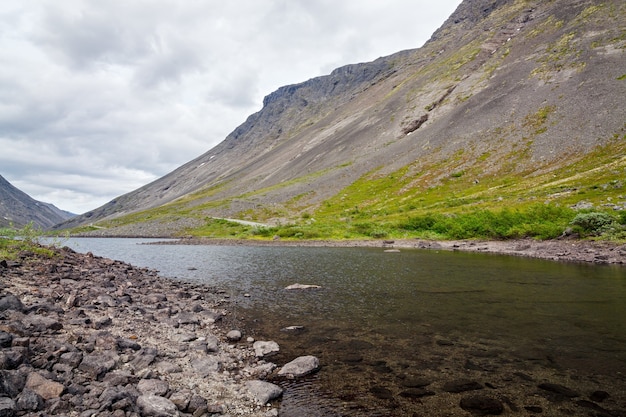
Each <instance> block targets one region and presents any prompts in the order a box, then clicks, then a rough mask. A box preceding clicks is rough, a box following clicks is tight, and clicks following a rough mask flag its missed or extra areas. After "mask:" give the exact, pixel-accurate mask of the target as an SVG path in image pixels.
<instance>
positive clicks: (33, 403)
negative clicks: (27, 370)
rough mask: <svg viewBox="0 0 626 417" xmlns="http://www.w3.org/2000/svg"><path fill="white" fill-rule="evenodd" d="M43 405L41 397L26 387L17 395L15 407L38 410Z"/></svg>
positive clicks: (24, 409) (20, 409)
mask: <svg viewBox="0 0 626 417" xmlns="http://www.w3.org/2000/svg"><path fill="white" fill-rule="evenodd" d="M43 407H44V400H43V398H41V396H40V395H39V394H37V393H36V392H35V391H33V390H31V389H28V388H26V389H25V390H23V391H22V392H21V393H20V395H18V397H17V402H16V409H17V410H18V411H40V410H43Z"/></svg>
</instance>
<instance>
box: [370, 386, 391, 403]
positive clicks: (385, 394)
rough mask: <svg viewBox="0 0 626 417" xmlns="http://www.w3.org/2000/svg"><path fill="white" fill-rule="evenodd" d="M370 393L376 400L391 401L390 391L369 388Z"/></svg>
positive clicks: (381, 388)
mask: <svg viewBox="0 0 626 417" xmlns="http://www.w3.org/2000/svg"><path fill="white" fill-rule="evenodd" d="M370 392H371V393H372V395H373V396H374V397H376V398H379V399H381V400H391V399H393V392H391V390H390V389H388V388H385V387H378V386H376V387H372V388H370Z"/></svg>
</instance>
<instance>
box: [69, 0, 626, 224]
mask: <svg viewBox="0 0 626 417" xmlns="http://www.w3.org/2000/svg"><path fill="white" fill-rule="evenodd" d="M625 21H626V5H625V4H624V2H622V1H620V0H608V1H595V0H576V1H565V0H553V1H522V0H466V1H464V2H463V3H462V4H461V5H460V6H459V7H458V9H457V10H456V11H455V12H454V13H453V14H452V16H451V17H450V18H449V19H448V20H447V21H446V22H445V23H444V25H443V26H442V27H441V28H440V29H438V30H437V31H436V32H435V33H434V34H433V36H432V38H431V39H430V40H429V41H428V42H427V43H426V44H425V45H424V46H423V47H422V48H420V49H415V50H408V51H402V52H399V53H397V54H394V55H391V56H388V57H383V58H379V59H378V60H376V61H374V62H370V63H362V64H356V65H348V66H345V67H342V68H339V69H337V70H335V71H333V72H332V73H331V74H329V75H328V76H324V77H319V78H314V79H311V80H308V81H305V82H303V83H300V84H296V85H290V86H285V87H281V88H280V89H278V90H277V91H275V92H274V93H272V94H270V95H268V96H267V97H266V98H265V100H264V105H263V108H262V109H261V110H260V111H259V112H258V113H255V114H253V115H251V116H250V117H249V118H248V119H247V120H246V121H245V122H244V123H243V124H242V125H241V126H239V127H238V128H237V129H235V131H233V132H232V133H231V134H230V135H229V136H228V137H227V138H226V139H225V140H224V141H223V142H222V143H220V144H219V145H218V146H216V147H215V148H213V149H211V150H210V151H208V152H207V153H205V154H204V155H201V156H200V157H198V158H197V159H195V160H193V161H191V162H189V163H187V164H185V165H183V166H182V167H180V168H179V169H177V170H175V171H173V172H172V173H170V174H168V175H166V176H164V177H163V178H161V179H159V180H157V181H155V182H153V183H151V184H148V185H146V186H145V187H142V188H140V189H138V190H136V191H134V192H131V193H129V194H127V195H124V196H122V197H120V198H117V199H115V200H114V201H112V202H110V203H108V204H106V205H105V206H103V207H101V208H99V209H96V210H94V211H93V212H90V213H87V214H86V215H84V216H80V217H78V218H76V219H74V220H72V221H71V222H70V223H66V224H65V225H63V227H67V226H76V225H79V224H81V223H82V224H84V223H87V222H93V221H94V220H102V219H111V218H115V217H119V216H121V215H123V214H128V213H131V212H136V211H139V210H144V209H147V208H151V207H158V206H161V205H163V204H166V203H170V202H174V201H175V202H176V204H183V205H185V207H186V209H192V210H194V209H193V208H194V207H195V210H202V215H211V216H223V217H232V216H241V215H242V214H245V213H250V212H255V213H260V212H262V211H265V212H266V213H269V212H272V211H274V212H278V211H280V210H274V208H276V207H281V210H282V209H284V208H285V207H287V206H288V205H290V204H291V203H290V202H293V201H294V199H297V201H298V206H299V207H309V208H311V207H312V208H314V207H316V205H319V204H321V203H322V202H324V201H325V200H326V199H328V198H330V197H332V196H335V195H337V193H340V192H342V190H343V189H344V188H345V187H346V186H348V185H350V184H352V183H353V182H354V181H355V180H357V179H359V178H362V177H363V176H364V175H374V176H376V175H379V176H380V175H387V174H390V173H392V172H395V171H397V170H399V169H404V175H405V176H411V175H412V176H415V177H416V180H415V182H414V183H413V185H412V186H411V187H410V188H407V189H406V190H404V191H403V192H406V193H411V192H413V193H415V192H418V191H419V190H425V189H429V188H432V187H436V186H438V184H440V183H441V181H442V179H443V178H448V177H449V176H450V174H451V172H471V173H472V176H473V180H474V181H476V182H479V181H481V180H483V179H485V178H487V177H493V176H497V175H510V174H512V173H513V174H516V175H520V176H532V175H538V174H539V173H545V172H551V171H554V170H557V169H560V168H563V167H564V166H566V165H567V164H568V163H572V162H573V161H575V160H577V159H580V158H581V157H582V156H584V155H585V154H587V153H589V152H591V151H592V150H594V149H598V147H599V146H604V145H607V144H610V143H615V141H619V140H623V139H622V138H623V137H624V134H625V133H626V125H625V123H624V122H625V119H624V113H623V109H624V108H625V107H626V106H625V105H626V100H625V97H626V81H625V77H626V59H625V58H626V57H625V52H626V36H625V33H626V27H625V26H624V22H625ZM620 169H621V168H620ZM418 176H420V179H419V180H418V179H417V177H418ZM418 184H419V187H418ZM194 193H195V194H194ZM407 197H408V194H407ZM291 205H292V206H293V204H291ZM181 207H182V206H181ZM272 216H273V217H272ZM281 216H282V217H285V216H287V217H288V216H289V213H287V214H286V215H285V213H281V214H275V215H272V214H267V215H265V218H264V220H267V221H270V222H271V221H272V220H277V219H279V217H281Z"/></svg>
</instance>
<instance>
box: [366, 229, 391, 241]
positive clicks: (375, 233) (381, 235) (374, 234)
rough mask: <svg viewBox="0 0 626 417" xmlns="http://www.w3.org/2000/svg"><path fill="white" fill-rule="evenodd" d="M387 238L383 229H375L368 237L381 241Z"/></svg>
mask: <svg viewBox="0 0 626 417" xmlns="http://www.w3.org/2000/svg"><path fill="white" fill-rule="evenodd" d="M387 236H389V232H387V231H386V230H383V229H375V230H372V231H371V232H370V237H372V238H374V239H382V238H385V237H387Z"/></svg>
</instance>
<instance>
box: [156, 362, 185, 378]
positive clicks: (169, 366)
mask: <svg viewBox="0 0 626 417" xmlns="http://www.w3.org/2000/svg"><path fill="white" fill-rule="evenodd" d="M154 367H155V369H156V370H157V371H158V372H159V373H160V374H165V375H167V374H176V373H179V372H182V371H183V369H182V368H181V367H180V366H179V365H176V364H175V363H172V362H167V361H162V362H159V363H157V364H156V365H154Z"/></svg>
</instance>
